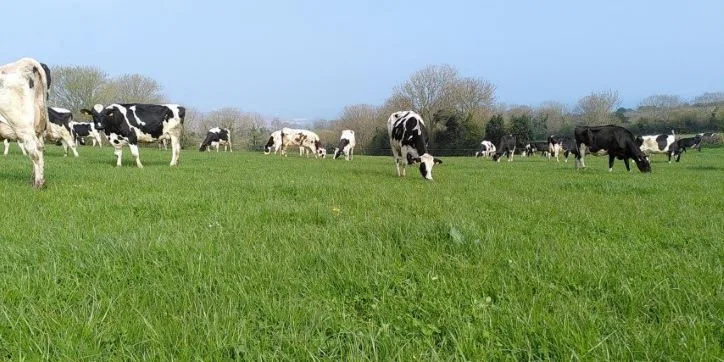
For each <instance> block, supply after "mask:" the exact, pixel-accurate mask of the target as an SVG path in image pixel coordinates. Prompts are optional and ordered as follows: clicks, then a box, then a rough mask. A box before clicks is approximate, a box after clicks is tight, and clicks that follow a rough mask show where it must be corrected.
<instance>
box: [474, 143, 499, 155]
mask: <svg viewBox="0 0 724 362" xmlns="http://www.w3.org/2000/svg"><path fill="white" fill-rule="evenodd" d="M494 153H495V145H494V144H493V142H490V141H488V140H483V142H480V151H478V152H475V157H478V156H483V157H487V158H490V157H492V156H493V154H494Z"/></svg>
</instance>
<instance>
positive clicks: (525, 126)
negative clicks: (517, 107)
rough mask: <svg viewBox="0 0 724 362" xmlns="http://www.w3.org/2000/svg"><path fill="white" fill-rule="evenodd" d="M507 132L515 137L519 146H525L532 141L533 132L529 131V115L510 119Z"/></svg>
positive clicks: (524, 114)
mask: <svg viewBox="0 0 724 362" xmlns="http://www.w3.org/2000/svg"><path fill="white" fill-rule="evenodd" d="M508 131H509V133H512V134H514V135H515V136H516V138H517V139H518V143H520V144H526V143H528V142H530V141H532V140H533V131H532V130H531V117H530V115H529V114H526V113H523V114H520V115H516V116H513V117H512V118H511V119H510V129H509V130H508Z"/></svg>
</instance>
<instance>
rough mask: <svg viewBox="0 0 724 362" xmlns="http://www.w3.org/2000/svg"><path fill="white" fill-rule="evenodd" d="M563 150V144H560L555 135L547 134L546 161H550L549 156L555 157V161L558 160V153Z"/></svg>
mask: <svg viewBox="0 0 724 362" xmlns="http://www.w3.org/2000/svg"><path fill="white" fill-rule="evenodd" d="M562 150H563V146H562V145H561V142H560V140H558V139H557V138H556V137H555V136H553V135H550V136H548V154H547V157H548V161H550V159H551V157H555V158H556V162H560V160H559V159H558V154H559V153H560V152H561V151H562Z"/></svg>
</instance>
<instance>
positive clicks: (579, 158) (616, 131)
mask: <svg viewBox="0 0 724 362" xmlns="http://www.w3.org/2000/svg"><path fill="white" fill-rule="evenodd" d="M573 133H574V137H575V139H576V147H575V148H574V149H573V154H574V155H575V156H576V168H586V163H585V157H586V152H587V151H588V152H590V153H592V154H594V155H605V154H608V171H612V170H613V160H614V159H615V158H618V159H620V160H621V159H622V160H623V163H624V165H626V170H628V171H631V168H630V167H629V163H628V160H629V159H633V160H634V162H636V166H637V167H638V168H639V170H640V171H641V172H651V164H650V163H649V160H647V159H646V155H644V153H643V152H641V149H639V147H638V146H637V145H636V140H635V139H634V136H633V134H632V133H631V132H630V131H629V130H627V129H625V128H623V127H619V126H613V125H607V126H576V128H575V129H574V130H573Z"/></svg>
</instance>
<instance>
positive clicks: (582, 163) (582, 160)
mask: <svg viewBox="0 0 724 362" xmlns="http://www.w3.org/2000/svg"><path fill="white" fill-rule="evenodd" d="M576 167H577V168H586V145H584V144H583V143H581V144H580V145H578V155H576Z"/></svg>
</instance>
